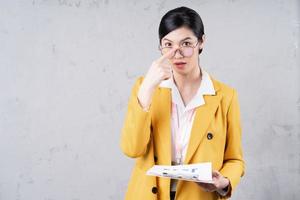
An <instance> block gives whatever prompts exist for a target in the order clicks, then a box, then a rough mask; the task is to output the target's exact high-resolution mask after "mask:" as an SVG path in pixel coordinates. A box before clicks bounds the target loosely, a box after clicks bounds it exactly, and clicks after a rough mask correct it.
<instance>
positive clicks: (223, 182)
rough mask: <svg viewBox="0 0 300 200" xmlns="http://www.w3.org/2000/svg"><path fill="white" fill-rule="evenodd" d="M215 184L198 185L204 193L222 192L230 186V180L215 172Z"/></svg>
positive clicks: (213, 174)
mask: <svg viewBox="0 0 300 200" xmlns="http://www.w3.org/2000/svg"><path fill="white" fill-rule="evenodd" d="M212 176H213V177H212V178H213V183H197V184H198V185H199V186H200V187H201V188H202V189H203V190H204V191H206V192H214V191H218V190H219V191H220V190H222V189H224V188H226V187H227V186H229V180H228V179H227V178H225V177H224V176H222V174H220V172H218V171H213V173H212Z"/></svg>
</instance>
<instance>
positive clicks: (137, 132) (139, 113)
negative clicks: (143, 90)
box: [120, 77, 151, 158]
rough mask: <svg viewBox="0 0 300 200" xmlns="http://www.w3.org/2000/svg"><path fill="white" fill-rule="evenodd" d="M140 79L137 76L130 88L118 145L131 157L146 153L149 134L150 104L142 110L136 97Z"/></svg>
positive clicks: (141, 78)
mask: <svg viewBox="0 0 300 200" xmlns="http://www.w3.org/2000/svg"><path fill="white" fill-rule="evenodd" d="M142 81H143V77H139V78H138V79H137V80H136V81H135V84H134V86H133V88H132V91H131V95H130V97H129V102H128V108H127V113H126V115H125V121H124V124H123V127H122V132H121V142H120V147H121V149H122V151H123V153H124V154H125V155H127V156H129V157H132V158H136V157H140V156H142V155H144V154H145V153H146V151H147V146H148V143H149V141H150V134H151V106H150V111H146V110H143V108H142V106H141V105H140V103H139V101H138V98H137V93H138V90H139V88H140V85H141V83H142Z"/></svg>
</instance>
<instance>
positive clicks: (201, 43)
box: [199, 34, 206, 50]
mask: <svg viewBox="0 0 300 200" xmlns="http://www.w3.org/2000/svg"><path fill="white" fill-rule="evenodd" d="M205 40H206V36H205V34H203V35H202V40H201V41H200V44H199V50H200V49H203V46H204V42H205Z"/></svg>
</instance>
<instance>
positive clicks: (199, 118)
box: [184, 79, 222, 164]
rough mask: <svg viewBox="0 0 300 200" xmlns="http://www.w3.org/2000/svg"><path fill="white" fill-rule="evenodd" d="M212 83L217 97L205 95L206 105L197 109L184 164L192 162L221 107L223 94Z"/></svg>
mask: <svg viewBox="0 0 300 200" xmlns="http://www.w3.org/2000/svg"><path fill="white" fill-rule="evenodd" d="M212 81H213V83H214V88H215V91H216V95H204V100H205V104H204V105H202V106H199V107H198V108H196V111H195V112H196V113H195V118H194V122H193V126H192V130H191V136H190V140H189V145H188V149H187V153H186V157H185V160H184V164H188V163H189V162H190V160H191V158H192V157H193V155H194V153H195V151H196V149H197V147H198V146H199V144H200V142H201V140H202V139H203V136H204V135H205V133H206V130H207V128H208V126H209V123H210V122H211V120H212V119H213V116H214V114H215V112H216V110H217V108H218V106H219V103H220V100H221V97H222V96H221V94H220V93H218V92H217V91H218V90H219V85H218V83H217V82H216V81H214V80H213V79H212Z"/></svg>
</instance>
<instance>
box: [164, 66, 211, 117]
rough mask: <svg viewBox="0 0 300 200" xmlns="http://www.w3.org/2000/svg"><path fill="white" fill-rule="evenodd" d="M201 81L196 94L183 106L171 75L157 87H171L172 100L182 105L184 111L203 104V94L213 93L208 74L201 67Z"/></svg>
mask: <svg viewBox="0 0 300 200" xmlns="http://www.w3.org/2000/svg"><path fill="white" fill-rule="evenodd" d="M201 71H202V81H201V84H200V87H199V88H198V91H197V93H196V95H195V96H194V97H193V99H192V100H191V101H190V102H189V103H188V105H187V106H186V107H185V106H184V103H183V100H182V98H181V95H180V93H179V90H178V88H177V86H176V84H175V82H174V79H173V76H172V77H171V78H170V79H167V80H164V81H162V82H161V83H160V84H159V87H165V88H171V89H172V90H171V91H172V102H173V103H175V104H177V105H178V106H180V107H182V109H183V110H184V111H187V110H190V109H193V108H195V107H198V106H201V105H203V104H205V101H204V98H203V95H215V89H214V85H213V82H212V80H211V78H210V75H209V74H208V73H207V72H206V71H205V70H203V69H202V68H201Z"/></svg>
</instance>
